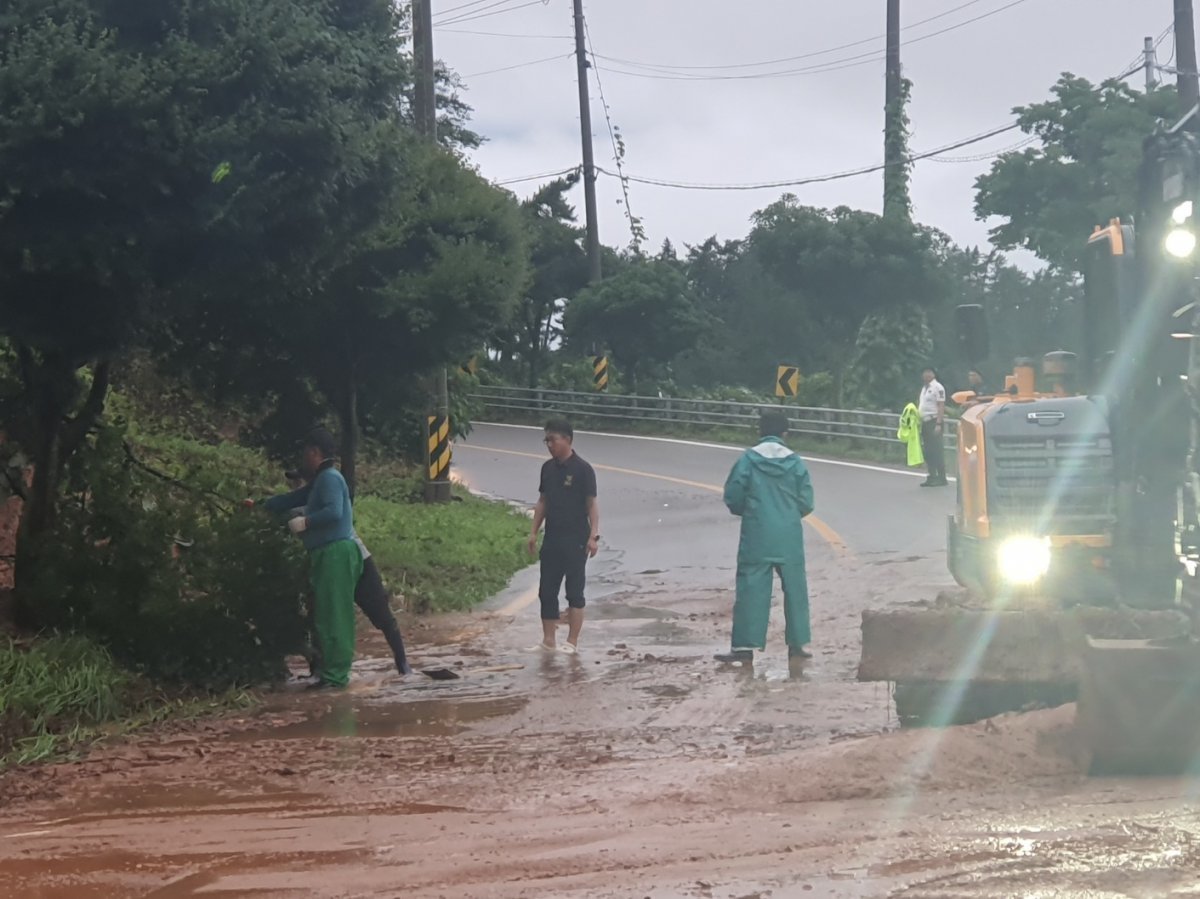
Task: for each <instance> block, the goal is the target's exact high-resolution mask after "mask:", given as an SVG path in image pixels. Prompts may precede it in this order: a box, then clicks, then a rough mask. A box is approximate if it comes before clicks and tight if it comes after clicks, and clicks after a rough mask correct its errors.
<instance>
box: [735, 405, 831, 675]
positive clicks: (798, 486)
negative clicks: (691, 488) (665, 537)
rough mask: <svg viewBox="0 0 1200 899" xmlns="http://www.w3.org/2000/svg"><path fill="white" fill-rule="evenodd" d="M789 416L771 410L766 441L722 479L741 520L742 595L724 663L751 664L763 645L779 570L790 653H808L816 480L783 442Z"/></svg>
mask: <svg viewBox="0 0 1200 899" xmlns="http://www.w3.org/2000/svg"><path fill="white" fill-rule="evenodd" d="M787 428H788V420H787V416H786V415H785V414H784V413H783V412H780V411H776V410H768V411H765V412H763V414H762V416H761V417H760V419H759V433H760V434H761V435H762V438H761V440H760V441H759V443H758V444H757V445H756V446H753V447H751V448H750V449H748V450H746V451H745V452H744V453H743V454H742V455H741V458H739V459H738V460H737V462H736V463H735V464H734V466H733V470H732V471H731V472H730V473H729V477H728V478H727V479H726V481H725V505H726V506H728V507H729V511H730V512H732V513H733V514H734V515H737V516H738V517H740V518H741V519H742V529H741V531H742V532H741V539H740V541H739V543H738V555H737V598H736V600H735V601H734V605H733V638H732V641H731V648H730V651H729V652H727V653H718V654H717V655H716V656H715V658H716V659H717V661H719V662H752V661H753V660H754V650H756V649H757V650H763V649H766V645H767V624H768V622H769V620H770V615H771V588H772V586H773V584H774V578H775V572H776V571H778V572H779V579H780V580H781V581H782V582H783V615H784V622H785V628H784V634H785V637H786V640H787V646H788V657H789V658H792V659H796V658H801V659H807V658H811V655H810V653H809V652H808V651H807V650H806V649H805V647H806V646H807V645H808V643H809V642H810V640H811V639H812V635H811V633H810V624H809V615H808V577H807V574H806V572H805V567H804V526H803V519H804V517H805V516H806V515H808V514H810V513H811V512H812V510H813V488H812V479H811V477H810V476H809V473H808V467H807V466H806V465H805V464H804V460H803V459H801V458H800V456H798V455H797V454H796V453H795V452H793V451H792V450H791V449H789V448H788V447H787V446H786V445H785V444H784V442H783V436H784V434H786V433H787Z"/></svg>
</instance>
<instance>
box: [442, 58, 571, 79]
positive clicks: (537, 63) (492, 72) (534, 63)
mask: <svg viewBox="0 0 1200 899" xmlns="http://www.w3.org/2000/svg"><path fill="white" fill-rule="evenodd" d="M574 55H575V54H574V53H559V54H558V55H557V56H546V57H543V58H542V59H531V60H529V61H528V62H519V63H516V64H515V65H511V66H501V67H500V68H498V69H485V70H484V71H482V72H472V73H471V74H470V75H463V76H462V77H463V78H481V77H483V76H484V75H496V74H498V73H500V72H512V71H514V70H515V69H527V68H529V67H530V66H540V65H541V64H542V63H544V62H554V61H555V60H560V59H570V58H571V57H572V56H574Z"/></svg>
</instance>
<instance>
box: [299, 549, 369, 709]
mask: <svg viewBox="0 0 1200 899" xmlns="http://www.w3.org/2000/svg"><path fill="white" fill-rule="evenodd" d="M309 562H310V569H311V570H310V577H311V579H312V588H313V613H314V614H313V618H314V622H313V623H314V629H315V630H316V632H317V649H318V650H319V651H320V653H321V680H322V681H323V682H325V683H327V684H329V685H330V686H334V687H344V686H346V684H348V683H349V682H350V663H351V662H352V661H354V587H355V585H356V584H357V583H358V579H359V577H360V576H361V575H362V567H363V559H362V553H361V552H359V549H358V544H357V543H355V542H354V541H353V540H338V541H336V542H334V543H329V544H326V545H325V546H322V547H319V548H317V549H314V550H313V551H312V553H311V555H310V557H309Z"/></svg>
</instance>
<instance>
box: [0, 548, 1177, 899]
mask: <svg viewBox="0 0 1200 899" xmlns="http://www.w3.org/2000/svg"><path fill="white" fill-rule="evenodd" d="M847 567H848V563H843V564H842V565H841V566H839V567H837V568H836V569H835V568H834V567H822V566H821V565H819V564H818V565H816V566H814V570H813V572H812V575H813V581H814V633H815V634H816V635H817V640H816V642H815V644H814V649H815V657H814V658H813V659H812V660H811V661H810V662H808V663H806V664H804V665H802V666H789V665H788V662H787V659H786V654H785V651H784V649H783V645H782V639H781V636H780V635H779V633H778V632H777V630H775V629H773V630H772V634H771V644H770V645H771V649H770V650H769V651H768V652H767V653H765V654H764V657H763V658H762V659H759V660H757V662H756V664H755V665H754V666H750V667H732V666H722V665H718V664H716V663H714V662H713V661H712V660H711V653H712V652H713V651H714V650H718V649H721V648H724V646H725V645H727V641H728V628H729V608H730V604H731V599H732V597H731V596H730V594H729V592H728V591H725V590H715V589H714V590H689V591H681V590H679V589H677V588H673V587H672V586H671V585H670V584H668V583H666V582H665V581H664V580H663V579H662V576H661V575H659V574H658V573H653V572H647V573H643V574H640V575H634V576H622V580H623V583H621V584H616V583H614V584H612V585H610V587H611V589H610V590H609V591H608V595H607V596H606V597H605V598H604V599H603V601H601V602H597V603H595V604H594V607H593V614H592V616H591V618H590V620H589V624H588V626H587V629H586V630H585V636H584V643H583V646H584V650H583V652H581V653H580V654H579V655H578V656H567V655H564V654H561V653H543V652H540V651H538V652H530V651H527V647H528V646H529V644H531V643H534V642H535V641H536V640H537V639H538V629H539V628H538V623H537V620H536V611H535V610H534V608H533V607H532V606H529V605H525V606H523V607H520V608H514V607H513V606H512V603H509V604H508V605H506V608H507V609H508V614H505V615H499V614H488V613H478V614H474V615H461V616H448V617H446V618H444V619H441V620H439V622H438V623H437V624H436V626H433V627H430V626H428V625H429V623H428V622H423V624H425V625H426V626H425V627H417V626H411V625H412V623H411V622H410V623H409V624H410V628H409V632H410V633H411V634H412V635H413V637H414V639H413V643H414V647H413V649H414V651H413V656H414V662H415V663H416V665H417V667H419V668H428V669H435V668H441V669H447V670H450V671H453V672H455V674H457V675H458V676H457V677H456V678H455V679H453V680H445V681H434V680H431V679H428V678H426V677H423V676H421V675H419V674H417V675H413V676H410V677H409V678H405V679H401V678H399V677H398V676H396V675H395V674H394V673H392V672H390V671H389V670H388V669H387V666H386V663H385V662H383V661H381V660H380V659H379V658H377V657H376V658H367V659H364V660H362V661H360V662H359V663H357V664H356V671H355V677H354V681H353V685H352V687H351V689H350V690H348V691H345V692H343V693H326V692H323V691H317V692H308V691H302V690H291V689H289V690H284V691H281V692H280V693H278V694H276V695H274V696H272V697H270V698H269V700H268V702H267V703H266V705H265V706H264V708H263V709H262V710H261V711H259V712H256V713H255V714H253V715H248V716H242V717H234V718H229V719H225V720H220V721H207V722H200V723H196V724H191V725H183V726H173V727H169V728H164V729H162V730H161V731H158V732H156V733H154V734H151V735H149V736H145V737H142V738H139V739H137V740H133V741H129V742H125V743H120V744H116V745H112V746H109V747H105V748H101V749H99V750H97V751H96V752H94V753H92V754H91V755H90V756H89V757H88V758H87V759H85V760H83V761H81V762H78V763H72V764H60V765H55V766H47V767H44V768H40V769H35V770H33V771H29V772H23V773H22V774H21V775H19V776H10V777H8V778H5V779H4V780H3V781H0V790H3V791H4V792H3V794H2V795H3V796H4V799H5V803H4V808H3V809H2V810H0V897H33V899H59V897H63V899H66V897H84V899H90V897H127V896H136V897H168V899H170V897H193V896H194V897H212V896H223V897H233V896H281V897H359V896H363V897H366V896H372V897H374V896H380V897H389V896H400V895H403V896H405V897H422V899H423V897H429V899H434V897H481V899H490V897H496V899H508V897H514V899H515V897H542V896H545V897H572V899H573V897H635V899H637V897H643V896H652V897H654V899H674V897H687V899H694V897H702V899H750V897H790V896H829V897H860V896H888V895H896V896H905V897H925V896H928V897H943V896H981V897H983V896H986V897H1000V896H1026V895H1028V896H1055V897H1060V896H1062V897H1075V896H1078V897H1081V899H1082V897H1097V896H1098V897H1110V896H1113V897H1115V896H1137V897H1141V896H1165V895H1177V896H1187V895H1192V896H1200V877H1198V876H1197V874H1196V873H1195V872H1196V871H1197V870H1198V869H1200V858H1197V847H1198V846H1200V819H1198V818H1197V814H1196V811H1195V808H1196V805H1195V804H1194V802H1193V800H1194V799H1195V798H1196V797H1195V796H1194V790H1193V788H1194V784H1192V783H1191V782H1187V781H1162V780H1156V781H1144V782H1138V781H1116V780H1111V781H1104V780H1088V779H1086V778H1084V777H1083V776H1082V775H1081V774H1080V768H1079V764H1078V752H1077V747H1076V745H1075V738H1074V731H1073V710H1072V709H1071V708H1070V707H1064V708H1061V709H1055V710H1044V711H1040V712H1035V713H1031V714H1028V715H1011V716H1005V717H1002V718H1000V719H996V720H993V721H987V722H982V723H980V724H976V725H971V726H967V727H958V728H948V729H946V730H941V731H933V730H922V731H905V732H898V731H897V727H896V722H895V718H894V715H893V713H892V709H891V705H890V697H889V694H888V690H887V688H886V686H884V685H877V684H859V683H857V682H856V681H855V680H854V670H855V666H856V665H857V661H858V611H857V609H858V608H860V607H861V605H862V602H861V597H856V596H855V595H853V594H850V593H848V592H847V591H848V589H849V587H848V586H847V585H848V584H850V583H853V582H854V581H853V575H854V574H855V572H854V571H847ZM897 567H901V568H902V564H898V565H897ZM517 605H519V602H518V603H517ZM510 616H516V617H515V620H513V618H512V617H510ZM773 627H774V628H777V627H778V622H777V623H776V624H775V625H774V626H773ZM363 648H364V650H365V654H366V655H368V656H370V655H372V654H375V655H376V656H378V655H382V654H383V653H382V651H381V650H380V648H379V647H378V646H376V645H375V644H374V643H373V642H371V640H370V639H368V640H367V641H364V644H363Z"/></svg>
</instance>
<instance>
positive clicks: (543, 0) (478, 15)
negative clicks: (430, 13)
mask: <svg viewBox="0 0 1200 899" xmlns="http://www.w3.org/2000/svg"><path fill="white" fill-rule="evenodd" d="M510 2H511V0H497V2H495V3H493V4H492V5H491V6H484V7H481V8H480V9H478V10H475V11H473V12H471V13H464V14H462V15H460V16H458V17H457V18H453V19H443V20H441V21H440V22H434V24H435V25H438V26H439V27H440V26H442V25H460V24H462V23H463V22H474V21H477V20H478V19H489V18H491V17H492V16H499V15H503V14H504V13H509V12H516V11H517V10H519V9H525V8H526V7H529V6H546V5H547V4H548V3H549V0H527V2H525V3H519V4H517V5H516V6H509V7H506V8H504V9H496V8H495V7H497V6H501V5H503V4H505V3H510ZM485 10H492V11H491V12H486V11H485Z"/></svg>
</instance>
